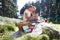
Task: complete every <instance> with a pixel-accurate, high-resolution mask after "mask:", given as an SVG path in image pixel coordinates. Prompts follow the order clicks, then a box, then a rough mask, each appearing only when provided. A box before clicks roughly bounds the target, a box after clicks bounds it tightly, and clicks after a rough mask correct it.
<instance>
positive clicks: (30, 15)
mask: <svg viewBox="0 0 60 40" xmlns="http://www.w3.org/2000/svg"><path fill="white" fill-rule="evenodd" d="M35 10H36V8H35V7H34V6H29V7H28V8H27V9H26V10H25V11H24V14H23V20H24V21H29V20H34V15H35Z"/></svg>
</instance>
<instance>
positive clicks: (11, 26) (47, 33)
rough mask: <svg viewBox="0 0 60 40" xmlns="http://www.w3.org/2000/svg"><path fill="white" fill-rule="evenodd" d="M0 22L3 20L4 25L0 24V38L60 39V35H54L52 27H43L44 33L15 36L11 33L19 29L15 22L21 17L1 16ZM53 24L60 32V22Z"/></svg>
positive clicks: (6, 39)
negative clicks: (34, 35)
mask: <svg viewBox="0 0 60 40" xmlns="http://www.w3.org/2000/svg"><path fill="white" fill-rule="evenodd" d="M0 22H3V23H4V25H0V40H51V39H52V40H59V39H60V38H59V39H58V37H56V36H55V35H54V32H53V30H51V29H43V30H44V32H43V34H41V35H39V36H36V37H31V36H28V35H23V36H22V37H19V38H14V37H12V36H10V35H12V34H13V33H14V32H15V31H17V30H18V28H17V27H16V25H15V22H19V19H14V18H7V17H0ZM51 25H52V26H54V27H55V28H57V29H58V31H59V32H60V24H53V23H51Z"/></svg>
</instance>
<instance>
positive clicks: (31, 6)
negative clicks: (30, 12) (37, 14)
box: [28, 5, 36, 10]
mask: <svg viewBox="0 0 60 40" xmlns="http://www.w3.org/2000/svg"><path fill="white" fill-rule="evenodd" d="M31 7H33V8H34V9H35V10H36V7H35V6H32V5H30V6H28V9H29V8H31Z"/></svg>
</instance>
